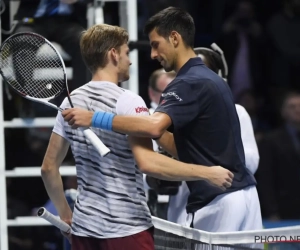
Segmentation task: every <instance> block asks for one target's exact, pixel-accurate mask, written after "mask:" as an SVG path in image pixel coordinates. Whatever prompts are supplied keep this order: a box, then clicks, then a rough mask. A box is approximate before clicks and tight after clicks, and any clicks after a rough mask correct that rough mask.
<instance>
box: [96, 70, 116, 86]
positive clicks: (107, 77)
mask: <svg viewBox="0 0 300 250" xmlns="http://www.w3.org/2000/svg"><path fill="white" fill-rule="evenodd" d="M92 81H105V82H112V83H115V84H117V85H118V74H117V73H116V72H114V71H113V70H109V69H107V68H103V69H98V70H97V72H96V73H95V74H94V75H93V77H92Z"/></svg>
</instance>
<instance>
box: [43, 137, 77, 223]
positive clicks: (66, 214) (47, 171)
mask: <svg viewBox="0 0 300 250" xmlns="http://www.w3.org/2000/svg"><path fill="white" fill-rule="evenodd" d="M68 148H69V142H68V141H67V140H66V139H64V138H63V137H62V136H60V135H58V134H56V133H52V135H51V138H50V141H49V145H48V148H47V151H46V155H45V157H44V161H43V164H42V168H41V174H42V179H43V182H44V185H45V188H46V190H47V193H48V195H49V197H50V199H51V201H52V202H53V204H54V206H55V208H56V209H57V212H58V214H59V216H60V217H61V219H62V220H64V221H66V222H68V223H71V220H72V211H71V209H70V206H69V204H68V202H67V200H66V197H65V193H64V189H63V183H62V179H61V175H60V173H59V167H60V165H61V163H62V161H63V160H64V158H65V156H66V154H67V152H68Z"/></svg>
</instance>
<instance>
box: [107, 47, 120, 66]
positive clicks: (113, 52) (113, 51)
mask: <svg viewBox="0 0 300 250" xmlns="http://www.w3.org/2000/svg"><path fill="white" fill-rule="evenodd" d="M108 53H110V57H111V59H112V60H113V62H114V63H118V62H119V53H118V51H117V50H116V49H115V48H112V49H111V50H110V51H109V52H108Z"/></svg>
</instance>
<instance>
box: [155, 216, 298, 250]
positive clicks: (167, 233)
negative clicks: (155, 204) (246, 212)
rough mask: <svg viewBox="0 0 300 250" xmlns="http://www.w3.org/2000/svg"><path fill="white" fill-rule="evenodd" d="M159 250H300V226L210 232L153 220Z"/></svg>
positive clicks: (157, 249) (156, 244)
mask: <svg viewBox="0 0 300 250" xmlns="http://www.w3.org/2000/svg"><path fill="white" fill-rule="evenodd" d="M152 220H153V224H154V227H155V232H154V240H155V250H178V249H185V250H239V249H240V250H246V249H259V250H261V249H268V250H296V249H297V250H300V226H292V227H282V228H276V229H263V230H255V231H243V232H230V233H209V232H205V231H201V230H196V229H192V228H188V227H183V226H180V225H178V224H175V223H171V222H168V221H165V220H162V219H159V218H156V217H152Z"/></svg>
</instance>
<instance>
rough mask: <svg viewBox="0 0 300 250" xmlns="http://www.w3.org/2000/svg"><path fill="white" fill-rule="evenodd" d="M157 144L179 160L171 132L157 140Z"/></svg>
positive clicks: (166, 132)
mask: <svg viewBox="0 0 300 250" xmlns="http://www.w3.org/2000/svg"><path fill="white" fill-rule="evenodd" d="M156 142H157V144H158V145H159V146H161V147H162V148H163V150H165V151H166V152H167V153H169V154H170V155H172V156H173V157H174V158H176V159H178V155H177V149H176V145H175V141H174V136H173V134H172V133H170V132H169V131H165V132H164V133H163V135H162V136H161V137H160V138H159V139H157V140H156Z"/></svg>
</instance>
